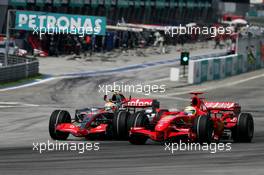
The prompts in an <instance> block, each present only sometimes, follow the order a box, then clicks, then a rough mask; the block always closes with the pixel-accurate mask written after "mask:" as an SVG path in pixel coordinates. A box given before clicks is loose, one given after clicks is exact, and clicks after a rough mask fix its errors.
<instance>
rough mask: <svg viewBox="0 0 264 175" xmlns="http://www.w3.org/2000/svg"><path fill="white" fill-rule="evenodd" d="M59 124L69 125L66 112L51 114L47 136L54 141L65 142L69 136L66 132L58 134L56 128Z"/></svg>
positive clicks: (69, 116) (69, 120)
mask: <svg viewBox="0 0 264 175" xmlns="http://www.w3.org/2000/svg"><path fill="white" fill-rule="evenodd" d="M60 123H71V115H70V113H69V112H68V111H64V110H55V111H53V112H52V114H51V116H50V121H49V134H50V137H51V138H52V139H54V140H66V139H67V138H68V136H69V133H68V132H60V131H57V130H56V127H57V125H58V124H60Z"/></svg>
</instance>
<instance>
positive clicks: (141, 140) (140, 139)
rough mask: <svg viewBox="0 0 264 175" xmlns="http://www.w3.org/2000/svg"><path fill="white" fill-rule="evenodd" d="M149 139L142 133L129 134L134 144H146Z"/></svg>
mask: <svg viewBox="0 0 264 175" xmlns="http://www.w3.org/2000/svg"><path fill="white" fill-rule="evenodd" d="M147 140H148V137H146V136H144V135H140V134H132V135H130V136H129V139H128V141H129V142H130V143H131V144H133V145H144V144H145V143H146V141H147Z"/></svg>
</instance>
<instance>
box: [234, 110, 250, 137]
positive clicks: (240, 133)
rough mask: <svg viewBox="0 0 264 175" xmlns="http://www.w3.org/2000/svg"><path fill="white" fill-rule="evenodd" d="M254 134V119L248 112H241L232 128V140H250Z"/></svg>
mask: <svg viewBox="0 0 264 175" xmlns="http://www.w3.org/2000/svg"><path fill="white" fill-rule="evenodd" d="M253 135H254V121H253V117H252V115H251V114H250V113H241V114H239V116H238V120H237V125H236V127H234V129H233V130H232V138H233V140H234V142H251V140H252V138H253Z"/></svg>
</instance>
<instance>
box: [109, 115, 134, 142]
mask: <svg viewBox="0 0 264 175" xmlns="http://www.w3.org/2000/svg"><path fill="white" fill-rule="evenodd" d="M129 117H130V113H129V112H127V111H118V112H116V113H115V115H114V117H113V136H114V138H116V139H120V140H124V139H127V138H128V130H127V120H128V118H129Z"/></svg>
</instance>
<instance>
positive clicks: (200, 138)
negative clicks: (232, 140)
mask: <svg viewBox="0 0 264 175" xmlns="http://www.w3.org/2000/svg"><path fill="white" fill-rule="evenodd" d="M193 132H194V133H195V134H196V141H197V142H199V143H211V141H212V133H213V123H212V121H211V120H210V118H209V117H208V116H198V117H196V118H195V119H194V123H193Z"/></svg>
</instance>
